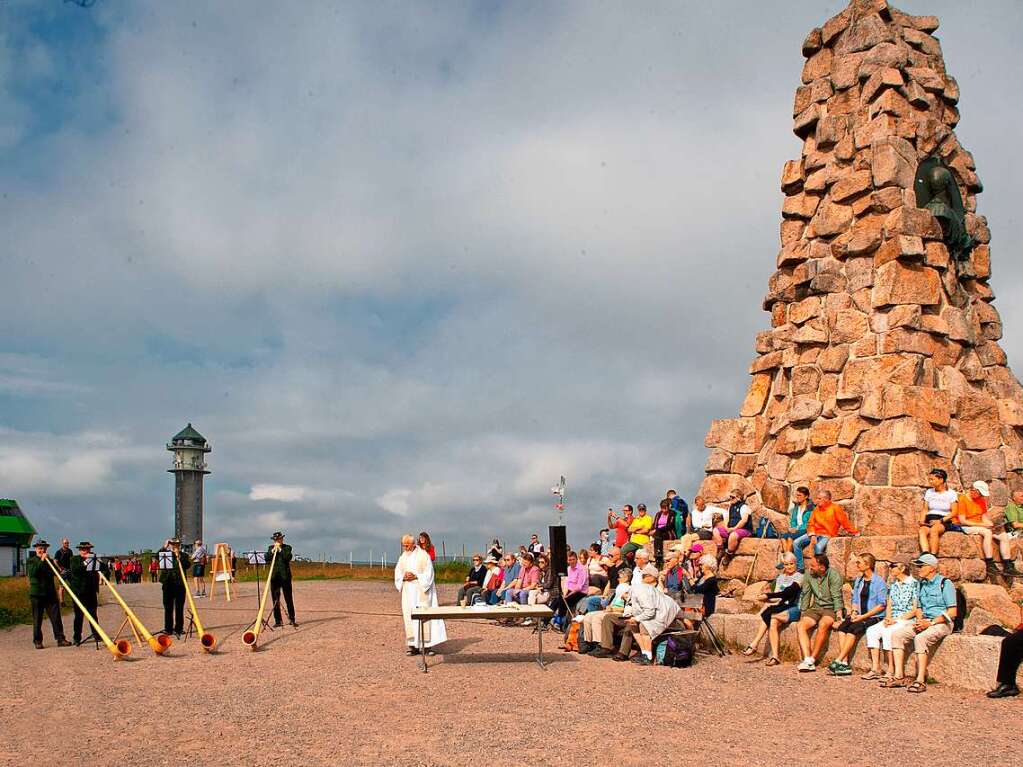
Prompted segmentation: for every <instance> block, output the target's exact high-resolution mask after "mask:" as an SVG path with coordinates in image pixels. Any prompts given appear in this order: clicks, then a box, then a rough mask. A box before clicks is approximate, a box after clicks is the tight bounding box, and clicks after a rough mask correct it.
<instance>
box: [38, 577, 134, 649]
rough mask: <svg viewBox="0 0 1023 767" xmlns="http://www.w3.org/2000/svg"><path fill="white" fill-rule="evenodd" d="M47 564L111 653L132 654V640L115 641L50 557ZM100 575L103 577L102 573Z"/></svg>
mask: <svg viewBox="0 0 1023 767" xmlns="http://www.w3.org/2000/svg"><path fill="white" fill-rule="evenodd" d="M46 564H48V565H49V566H50V569H51V570H53V574H54V575H56V576H57V580H58V581H60V585H61V586H63V587H64V591H66V592H67V593H68V594H70V595H71V598H72V599H73V600H75V604H76V605H78V609H79V610H81V611H82V615H84V616H85V618H86V620H87V621H89V625H90V626H92V630H93V631H95V632H96V636H98V637H99V638H100V639H101V640H103V644H105V645H106V646H107V649H108V650H110V654H111V655H113V656H114V660H120V659H121V658H124V657H127V656H128V655H131V642H129V641H128V640H127V639H118V640H117V641H116V642H115V641H114V640H112V639H111V638H110V637H108V636H107V632H105V631H104V630H103V627H102V626H100V625H99V621H97V620H96V619H95V618H93V617H92V616H91V615H89V611H88V610H86V609H85V605H83V604H82V601H81V600H80V599H79V598H78V597H77V596H76V595H75V592H74V591H72V590H71V589H70V588H69V587H68V585H67V583H65V582H64V579H63V578H61V577H60V573H59V572H57V568H56V567H54V565H53V562H51V561H50V558H49V557H47V558H46ZM100 577H102V574H101V575H100Z"/></svg>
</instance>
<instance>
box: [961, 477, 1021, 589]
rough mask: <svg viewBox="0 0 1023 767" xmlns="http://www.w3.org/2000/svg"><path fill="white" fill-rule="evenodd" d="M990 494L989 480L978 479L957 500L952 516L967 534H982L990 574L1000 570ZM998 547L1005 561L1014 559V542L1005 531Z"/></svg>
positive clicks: (984, 554)
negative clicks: (989, 507)
mask: <svg viewBox="0 0 1023 767" xmlns="http://www.w3.org/2000/svg"><path fill="white" fill-rule="evenodd" d="M990 495H991V490H990V489H989V488H988V485H987V482H985V481H983V480H981V479H978V480H977V481H976V482H974V483H973V486H972V487H971V488H970V489H969V491H967V492H966V493H964V494H963V495H960V496H959V498H958V499H957V500H956V505H955V511H954V514H953V517H952V518H953V520H954V521H955V522H956V523H958V524H959V525H960V526H961V527H962V530H963V532H964V533H966V534H967V535H978V536H980V550H981V554H982V555H983V557H984V565H985V566H986V567H987V572H988V575H997V574H998V570H997V568H996V567H995V561H994V549H995V535H994V523H993V522H992V521H991V517H990V516H989V515H988V511H987V499H988V497H989V496H990ZM998 548H999V554H1000V555H1001V558H1002V561H1003V563H1004V562H1005V561H1006V560H1011V559H1012V542H1011V541H1010V540H1009V539H1008V538H1007V537H1005V533H1001V534H999V537H998Z"/></svg>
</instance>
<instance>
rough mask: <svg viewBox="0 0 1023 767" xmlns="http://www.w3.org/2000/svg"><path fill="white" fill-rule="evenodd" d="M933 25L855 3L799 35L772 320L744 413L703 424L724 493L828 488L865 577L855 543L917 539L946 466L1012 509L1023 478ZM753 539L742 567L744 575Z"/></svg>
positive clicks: (737, 564) (1015, 395) (962, 484)
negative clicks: (1012, 493) (854, 535)
mask: <svg viewBox="0 0 1023 767" xmlns="http://www.w3.org/2000/svg"><path fill="white" fill-rule="evenodd" d="M937 27H938V20H937V19H936V18H934V17H932V16H909V15H907V14H905V13H902V12H900V11H898V10H897V9H895V8H893V7H891V6H889V5H888V3H887V2H885V0H854V1H853V2H852V3H851V4H850V5H849V6H848V7H847V8H846V9H845V10H843V11H842V12H841V13H839V14H838V15H837V16H835V17H834V18H832V19H830V20H829V21H828V22H827V23H825V24H824V25H823V26H822V27H820V28H819V29H814V30H812V31H811V32H810V34H809V35H808V36H807V37H806V40H805V41H804V42H803V55H804V56H805V57H806V63H805V65H804V67H803V72H802V84H801V85H800V86H799V87H798V88H797V89H796V96H795V104H794V106H793V114H794V123H793V130H794V132H795V134H796V136H798V137H799V138H800V139H801V140H802V142H803V150H802V154H801V156H800V157H799V158H798V159H795V160H791V161H789V162H787V163H785V167H784V169H783V171H782V178H781V189H782V192H784V194H785V199H784V202H783V204H782V222H781V250H780V252H779V254H778V260H777V271H775V273H774V275H773V276H772V277H771V279H770V282H769V285H768V293H767V296H766V298H765V299H764V304H763V308H764V310H765V311H768V312H770V314H771V329H770V330H767V331H765V332H762V333H760V334H759V335H758V336H757V338H756V357H755V359H754V360H753V363H752V365H751V366H750V374H751V375H752V381H751V383H750V386H749V391H748V393H747V395H746V398H745V400H744V402H743V403H742V406H741V408H740V410H739V417H738V418H733V419H726V420H718V421H714V422H713V424H712V426H711V428H710V431H709V432H708V434H707V437H706V446H707V447H708V448H711V452H710V455H709V457H708V459H707V464H706V478H705V479H704V482H703V485H702V487H701V492H702V494H703V495H704V496H705V497H706V498H707V499H708V500H709V501H713V502H720V501H723V500H724V499H725V498H726V496H727V494H728V492H729V491H730V490H731V489H732V488H735V487H738V488H740V489H741V490H743V491H745V492H747V493H752V494H753V495H752V496H751V498H750V501H749V502H750V504H751V505H752V506H753V508H754V510H755V511H756V512H758V513H761V514H764V515H766V516H768V517H769V518H771V519H772V520H773V521H774V522H775V525H776V526H777V527H778V528H779V529H780V530H784V529H787V527H788V515H787V513H786V512H787V508H788V503H789V500H790V494H791V492H792V491H793V490H794V488H795V487H797V486H799V485H809V486H810V487H811V488H813V489H817V488H826V489H828V490H830V491H831V492H832V494H833V497H834V499H835V500H836V501H837V502H839V503H841V504H843V505H844V506H846V509H847V511H849V514H850V517H851V519H852V520H853V522H854V524H855V525H856V526H857V527H858V528H859V530H860V532H861V534H862V537H860V538H858V539H856V540H855V541H854V542H853V543H851V544H850V543H849V542H848V540H849V539H843V540H841V541H833V542H832V546H831V549H830V553H831V555H832V559H833V560H834V559H835V558H836V557H837V558H838V560H839V564H840V565H841V566H845V567H846V568H847V572H849V573H850V574H852V573H853V563H852V562H851V561H849V554H850V553H852V552H854V551H865V550H869V551H872V552H873V553H874V554H875V555H876V556H877V557H878V558H879V559H881V560H889V561H890V560H892V559H896V558H901V559H908V558H910V557H911V556H912V555H915V554H916V553H917V552H918V551H919V549H918V546H917V542H916V530H917V515H918V513H919V511H920V507H921V503H922V500H921V499H922V493H923V490H924V488H925V487H926V486H927V482H926V475H927V472H928V471H929V470H930V469H931V468H933V467H940V468H943V469H945V470H946V471H947V472H948V474H949V481H950V484H951V485H952V487H953V488H955V489H962V488H967V487H969V486H970V484H971V483H972V482H974V481H975V480H977V479H983V480H985V481H987V482H988V483H990V486H991V491H992V493H991V498H990V502H991V505H992V508H993V510H994V511H995V513H996V515H997V514H998V513H999V512H1000V507H1003V506H1004V504H1005V503H1006V501H1007V498H1008V493H1009V490H1010V488H1016V487H1023V388H1021V387H1020V384H1019V382H1018V381H1017V380H1016V377H1015V376H1014V375H1013V373H1012V371H1010V370H1009V368H1008V366H1007V363H1006V356H1005V352H1003V351H1002V348H1001V347H1000V346H999V344H998V339H999V338H1001V336H1002V323H1001V320H1000V318H999V316H998V312H997V310H996V309H995V308H994V306H992V303H991V302H992V301H993V299H994V295H993V294H992V291H991V288H990V287H989V284H988V282H989V278H990V275H991V255H990V249H989V245H988V243H989V239H990V233H989V231H988V226H987V222H986V221H985V219H984V217H983V216H980V215H978V214H977V197H976V195H977V193H978V192H980V191H981V189H982V187H981V183H980V180H979V179H978V178H977V173H976V171H975V167H974V162H973V158H972V156H971V155H970V153H969V152H968V151H966V150H965V149H964V148H963V147H962V146H961V145H960V143H959V141H958V140H957V138H956V135H955V133H954V128H955V126H956V124H957V123H958V122H959V111H958V109H957V108H956V104H957V102H958V100H959V88H958V86H957V84H956V81H955V79H954V78H953V77H952V76H951V75H949V74H948V72H946V70H945V62H944V59H943V57H942V52H941V45H940V43H939V42H938V40H937V39H936V38H935V37H934V36H933V35H932V33H933V32H934V31H935V30H936V29H937ZM942 540H943V545H942V549H941V551H940V552H939V553H940V555H941V570H942V571H943V572H944V573H946V574H947V575H948V576H949V577H951V578H953V579H956V580H967V581H980V580H982V579H984V577H985V570H984V566H983V562H982V560H980V559H979V558H978V548H977V546H976V544H975V543H974V542H973V541H971V540H968V539H967V538H966V537H965V536H962V535H954V534H947V535H946V536H945V537H944V538H943V539H942ZM768 543H770V542H765V543H764V544H761V545H767V544H768ZM755 545H756V544H754V543H752V542H750V543H744V546H743V548H742V549H741V550H740V554H741V555H742V556H738V557H736V558H735V559H734V560H733V562H732V563H731V565H730V566H729V568H728V569H727V571H726V573H725V574H726V575H727V576H728V577H733V578H734V577H739V578H744V577H745V576H746V573H747V571H748V568H749V566H750V564H751V557H750V556H749V555H750V554H751V553H752V551H753V550H754V547H755ZM775 546H776V543H775ZM759 560H760V561H759V562H758V565H757V568H756V569H757V573H756V575H755V579H766V578H768V577H773V574H774V562H775V557H774V556H764V555H763V554H762V555H761V557H759ZM1017 614H1018V613H1017Z"/></svg>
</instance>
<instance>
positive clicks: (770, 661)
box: [764, 658, 781, 666]
mask: <svg viewBox="0 0 1023 767" xmlns="http://www.w3.org/2000/svg"><path fill="white" fill-rule="evenodd" d="M779 664H781V661H780V660H778V659H777V658H768V659H767V663H765V664H764V665H766V666H777V665H779Z"/></svg>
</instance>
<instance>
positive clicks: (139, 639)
mask: <svg viewBox="0 0 1023 767" xmlns="http://www.w3.org/2000/svg"><path fill="white" fill-rule="evenodd" d="M125 626H129V627H130V628H131V633H132V634H134V635H135V641H136V642H138V643H139V644H142V637H140V636H139V632H138V629H137V628H135V624H134V623H132V620H131V618H129V617H128V616H127V615H125V616H124V620H123V621H122V622H121V625H120V627H119V628H118V629H117V633H116V634H114V638H113V641H115V642H116V641H117V640H118V639H120V638H121V632H122V631H124V627H125Z"/></svg>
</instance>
